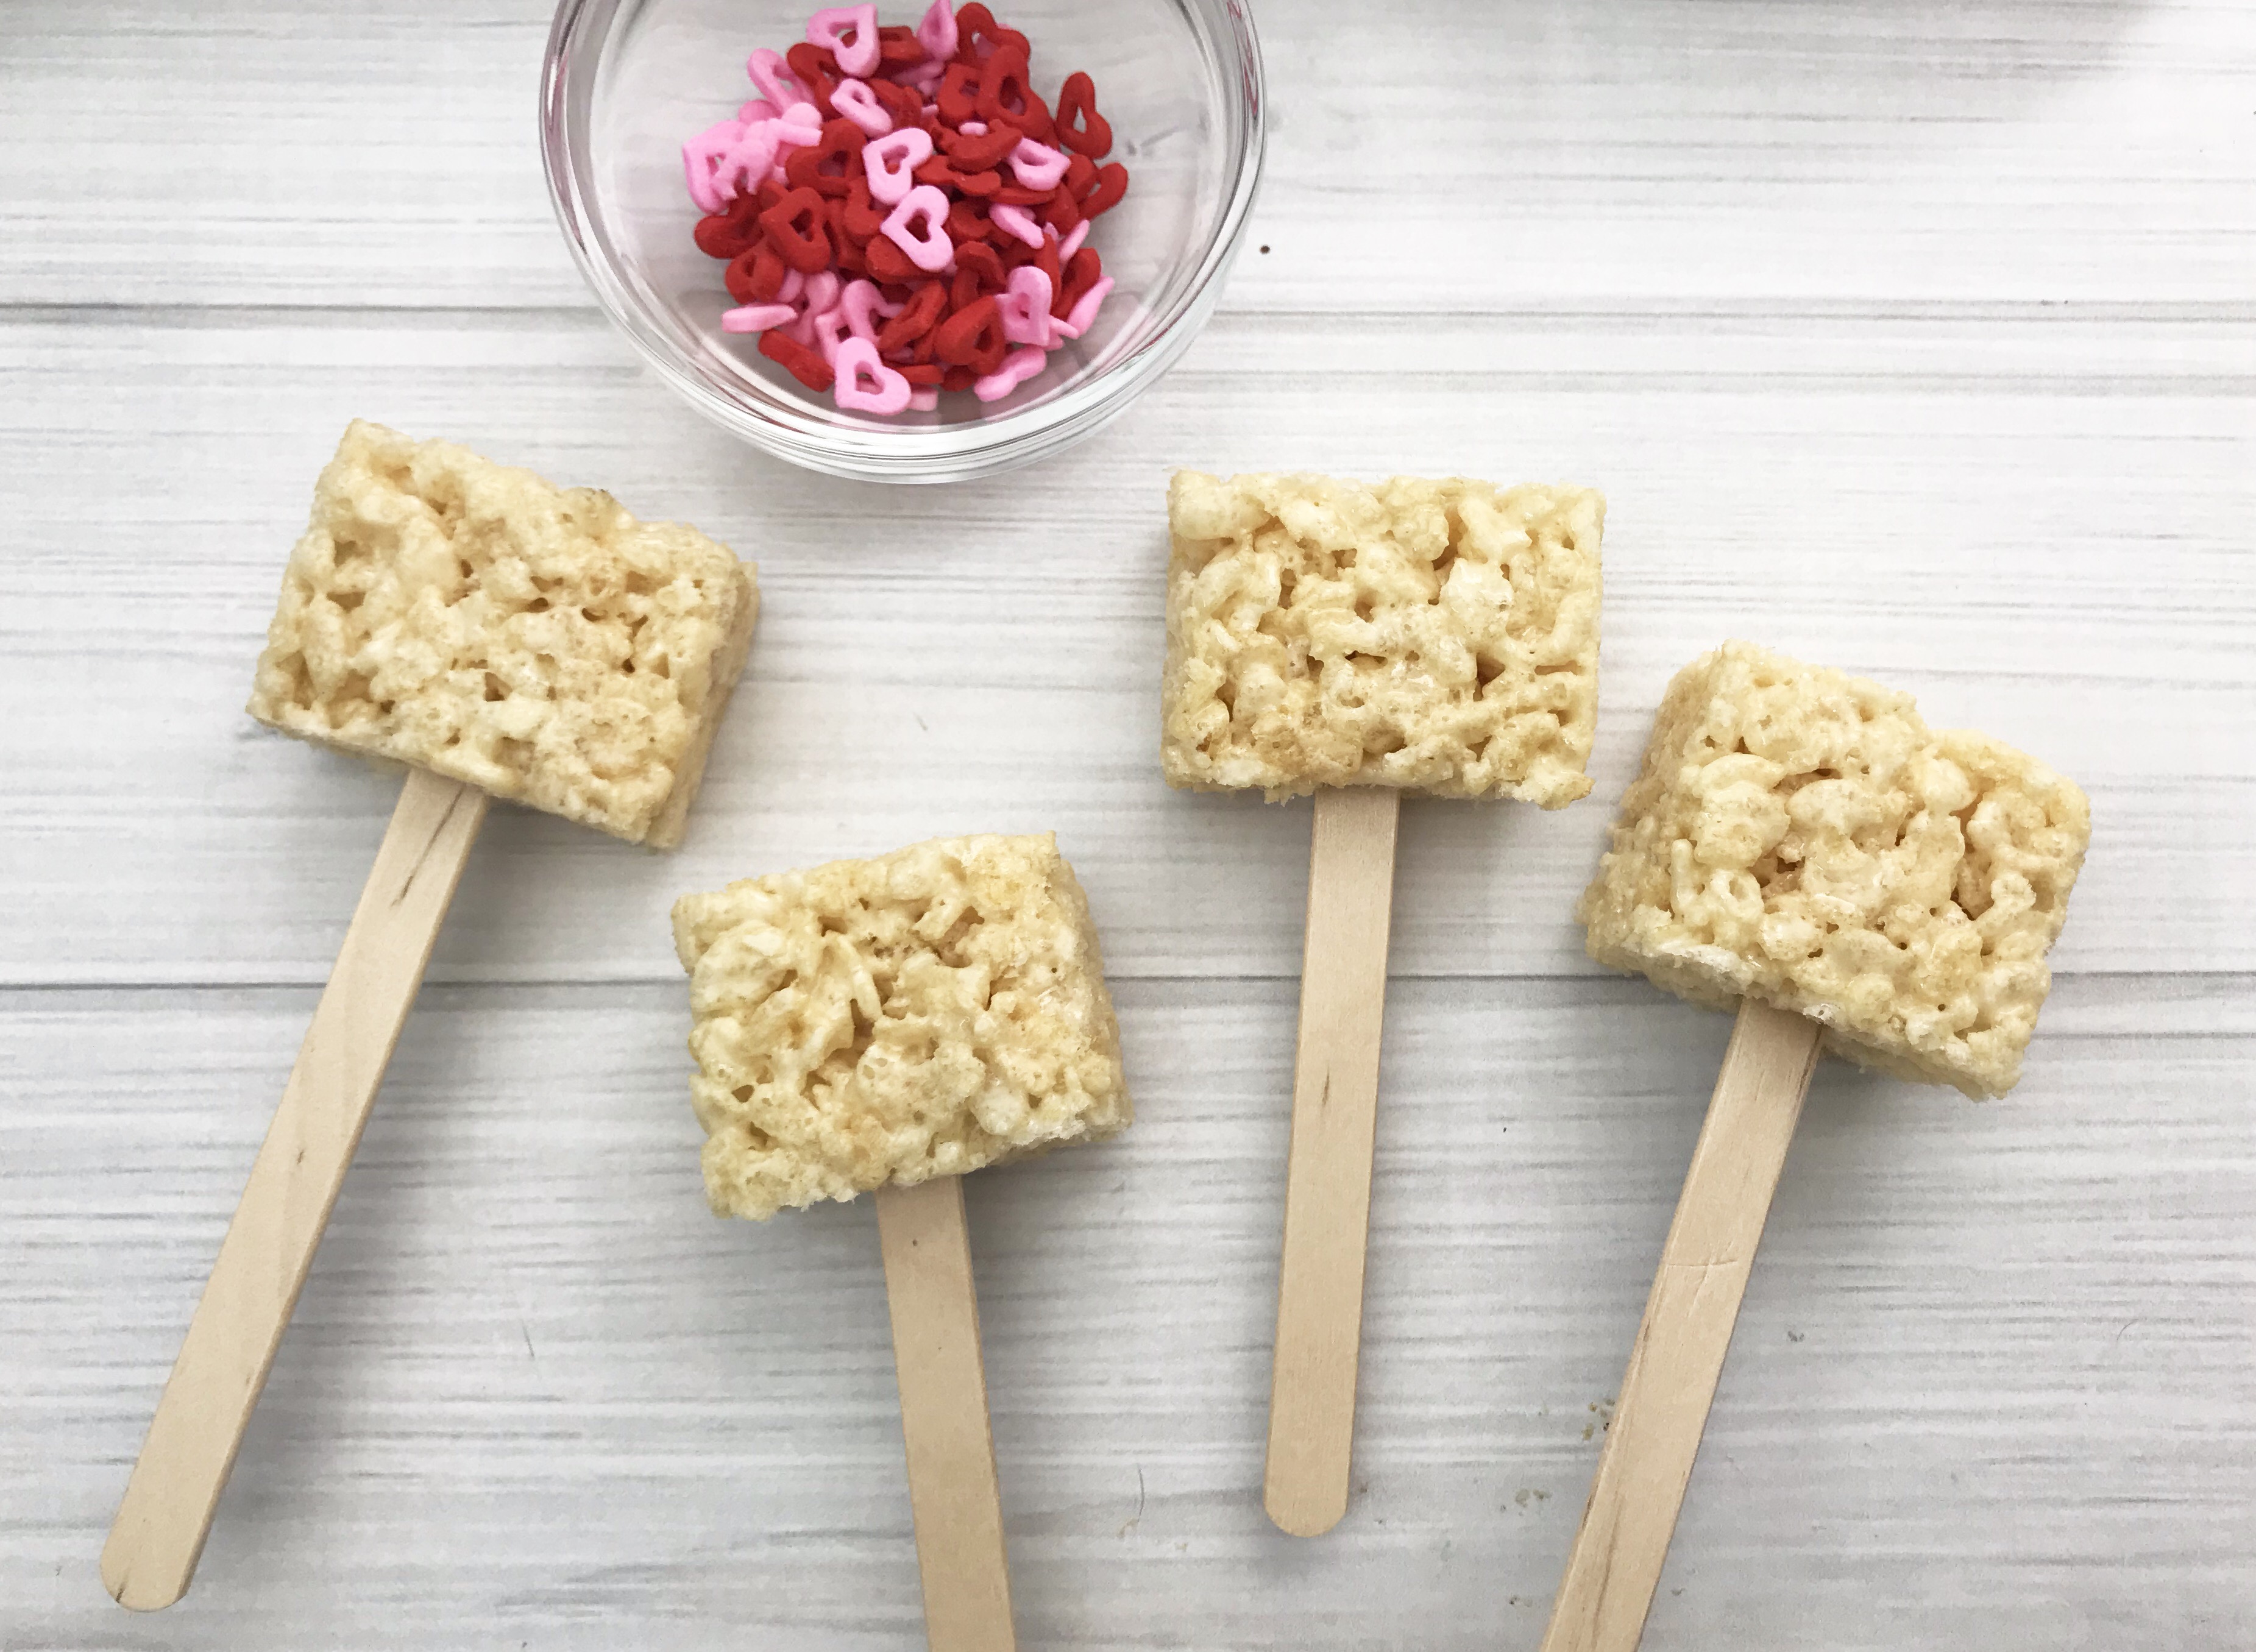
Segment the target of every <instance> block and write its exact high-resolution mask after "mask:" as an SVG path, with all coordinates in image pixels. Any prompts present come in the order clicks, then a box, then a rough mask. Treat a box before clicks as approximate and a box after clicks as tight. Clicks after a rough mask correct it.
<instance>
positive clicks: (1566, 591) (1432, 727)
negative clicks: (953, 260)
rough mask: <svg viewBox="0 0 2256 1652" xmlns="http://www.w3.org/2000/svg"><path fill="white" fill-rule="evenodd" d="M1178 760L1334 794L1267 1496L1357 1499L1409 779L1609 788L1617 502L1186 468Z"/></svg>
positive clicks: (1168, 720)
mask: <svg viewBox="0 0 2256 1652" xmlns="http://www.w3.org/2000/svg"><path fill="white" fill-rule="evenodd" d="M1167 519H1168V528H1169V531H1170V534H1171V536H1172V539H1173V542H1174V549H1173V554H1172V557H1171V560H1170V562H1169V566H1168V570H1167V669H1166V676H1165V680H1164V681H1163V684H1162V687H1161V727H1160V763H1161V766H1162V767H1163V769H1164V770H1165V772H1166V774H1167V780H1168V782H1169V783H1170V784H1171V785H1174V786H1178V787H1188V788H1192V789H1196V790H1201V791H1217V790H1233V789H1239V788H1251V787H1258V788H1260V790H1261V791H1262V792H1263V793H1265V794H1266V795H1267V796H1268V797H1269V798H1270V799H1271V800H1272V801H1276V800H1279V799H1282V798H1288V797H1293V796H1295V795H1297V794H1301V793H1303V792H1314V793H1315V796H1316V802H1315V825H1314V829H1313V837H1312V839H1311V847H1310V854H1309V865H1308V935H1307V943H1306V950H1305V952H1304V955H1303V957H1302V963H1301V1028H1300V1041H1299V1050H1298V1055H1297V1059H1296V1063H1295V1070H1294V1085H1293V1098H1294V1099H1293V1142H1292V1158H1291V1165H1290V1168H1289V1169H1288V1172H1287V1193H1286V1206H1285V1252H1284V1267H1283V1273H1282V1275H1281V1279H1280V1285H1279V1291H1278V1307H1277V1347H1276V1362H1275V1367H1274V1373H1273V1384H1272V1388H1271V1394H1270V1412H1269V1456H1268V1467H1267V1472H1266V1475H1265V1480H1266V1484H1265V1493H1264V1500H1265V1504H1266V1506H1267V1507H1268V1510H1269V1514H1270V1517H1271V1518H1272V1519H1273V1520H1274V1521H1276V1522H1277V1524H1278V1525H1279V1526H1280V1527H1281V1528H1284V1529H1285V1530H1286V1531H1288V1532H1292V1533H1294V1534H1296V1535H1301V1536H1313V1535H1315V1533H1318V1532H1322V1531H1328V1530H1329V1529H1330V1528H1331V1527H1332V1526H1333V1525H1335V1524H1336V1522H1337V1521H1338V1520H1339V1518H1340V1516H1341V1515H1342V1514H1344V1513H1345V1512H1346V1509H1347V1497H1348V1480H1349V1466H1350V1454H1351V1450H1352V1441H1353V1434H1354V1423H1355V1381H1356V1363H1357V1338H1358V1336H1359V1334H1360V1326H1361V1319H1362V1310H1363V1262H1364V1236H1365V1232H1366V1230H1367V1228H1368V1225H1369V1218H1370V1207H1371V1139H1372V1131H1373V1126H1374V1112H1375V1108H1376V1105H1377V1099H1378V1050H1379V1034H1380V1027H1381V1022H1382V1020H1383V1019H1384V1011H1385V992H1386V937H1387V929H1388V927H1389V918H1390V913H1391V907H1392V889H1393V877H1394V829H1395V817H1396V800H1397V798H1398V797H1399V794H1400V793H1401V792H1403V791H1406V790H1407V791H1420V792H1426V793H1429V794H1434V795H1435V796H1440V797H1463V798H1499V797H1512V798H1519V799H1520V800H1522V801H1527V802H1532V803H1537V804H1540V805H1541V806H1542V807H1543V808H1562V807H1564V806H1565V805H1566V804H1568V803H1570V802H1572V801H1575V800H1576V798H1578V797H1581V796H1583V794H1585V793H1587V792H1588V791H1589V790H1590V777H1589V775H1588V774H1586V773H1584V772H1583V766H1584V764H1585V763H1586V762H1587V761H1588V760H1589V758H1590V738H1591V734H1592V731H1593V730H1594V728H1595V726H1596V724H1597V662H1598V547H1599V540H1600V538H1601V535H1602V533H1603V530H1604V522H1605V501H1604V499H1603V498H1600V497H1599V495H1598V494H1597V493H1596V492H1595V491H1591V490H1590V489H1587V488H1576V487H1515V488H1497V487H1493V486H1491V485H1490V484H1487V483H1485V482H1474V481H1468V480H1464V479H1463V478H1456V479H1450V480H1446V481H1428V480H1421V479H1418V478H1414V477H1397V478H1395V479H1394V480H1392V481H1390V482H1385V483H1380V484H1376V485H1367V484H1363V483H1359V482H1349V481H1338V480H1334V479H1332V478H1329V477H1312V476H1241V477H1231V478H1230V479H1229V480H1227V481H1225V480H1223V479H1221V478H1219V477H1210V476H1203V475H1201V474H1199V473H1197V472H1195V471H1182V472H1179V473H1178V474H1177V475H1176V477H1175V478H1174V484H1173V485H1172V487H1171V488H1170V489H1169V491H1168V495H1167Z"/></svg>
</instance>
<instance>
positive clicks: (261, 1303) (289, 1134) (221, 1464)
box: [102, 769, 487, 1612]
mask: <svg viewBox="0 0 2256 1652" xmlns="http://www.w3.org/2000/svg"><path fill="white" fill-rule="evenodd" d="M486 801H487V799H486V794H484V793H483V792H482V791H480V790H478V789H477V788H476V787H473V786H468V785H464V784H463V783H462V782H461V781H459V780H443V779H441V777H439V776H438V775H435V774H431V773H426V772H425V771H423V770H421V769H411V770H409V771H408V773H407V777H406V779H405V781H404V782H403V783H402V784H401V786H400V788H399V803H398V807H397V808H395V809H393V811H392V815H391V826H390V827H389V828H388V829H387V830H385V832H384V842H383V844H381V845H379V846H378V848H377V851H376V864H375V865H373V866H372V867H370V870H369V874H368V885H367V886H366V887H365V888H364V889H363V890H362V891H361V897H360V904H359V906H358V907H356V908H355V910H354V912H353V917H352V925H351V927H350V928H348V929H347V930H346V931H345V940H344V946H343V948H342V950H340V951H339V952H338V954H337V961H336V966H335V969H334V970H333V971H331V972H330V975H329V980H328V985H327V986H325V987H323V988H322V990H321V1001H320V1002H319V1003H318V1004H317V1005H315V1006H314V1020H313V1025H312V1026H311V1027H307V1030H306V1041H305V1043H304V1045H303V1046H302V1047H301V1048H300V1049H299V1051H298V1060H297V1064H296V1065H295V1066H293V1067H292V1068H291V1070H290V1080H289V1082H288V1083H287V1084H285V1085H284V1086H283V1087H282V1103H281V1105H280V1106H279V1107H278V1108H277V1109H276V1110H275V1113H274V1122H273V1124H272V1125H271V1126H270V1127H269V1128H268V1130H267V1133H266V1140H265V1141H264V1143H263V1144H261V1146H260V1147H259V1149H258V1156H257V1158H256V1159H255V1160H253V1161H251V1166H250V1181H249V1183H247V1184H246V1185H245V1186H244V1188H243V1197H242V1200H241V1201H240V1202H239V1203H238V1204H236V1210H235V1216H234V1218H233V1219H232V1220H230V1221H229V1224H228V1229H227V1238H226V1239H224V1240H222V1242H221V1245H220V1247H219V1257H218V1260H215V1262H214V1263H213V1264H212V1271H211V1277H210V1279H209V1280H208V1281H206V1282H205V1285H204V1290H203V1295H202V1298H201V1300H200V1301H199V1302H198V1303H197V1304H196V1311H195V1316H194V1318H192V1319H191V1320H190V1321H189V1322H188V1332H187V1337H186V1338H185V1339H183V1341H182V1342H181V1344H180V1357H179V1358H178V1359H175V1360H174V1361H173V1373H172V1375H171V1376H170V1377H168V1378H167V1379H166V1382H165V1392H164V1394H163V1397H162V1398H160V1399H159V1401H158V1402H157V1414H156V1416H155V1418H154V1419H153V1420H152V1422H151V1423H150V1424H149V1433H148V1437H147V1438H145V1440H144V1441H143V1442H142V1445H141V1455H140V1457H139V1458H138V1459H137V1461H136V1463H135V1464H134V1468H133V1473H132V1475H131V1477H130V1479H128V1480H127V1482H126V1486H125V1497H124V1500H123V1501H122V1502H121V1503H120V1504H119V1505H118V1509H117V1515H116V1519H115V1520H114V1521H111V1522H110V1528H109V1541H108V1542H107V1543H104V1544H103V1546H102V1585H103V1587H105V1588H107V1589H108V1590H109V1592H110V1593H111V1594H112V1595H114V1596H116V1599H117V1602H118V1604H119V1605H120V1606H130V1607H132V1608H133V1609H134V1610H136V1611H138V1612H153V1611H156V1610H158V1609H159V1607H163V1606H171V1605H172V1604H173V1602H174V1601H176V1600H178V1599H180V1597H181V1595H183V1594H184V1593H186V1592H187V1587H188V1581H189V1579H190V1578H193V1577H194V1575H195V1570H196V1558H197V1557H198V1556H200V1555H201V1554H202V1553H203V1549H204V1540H205V1538H206V1537H207V1536H208V1535H209V1533H210V1530H211V1522H212V1514H213V1510H214V1509H215V1507H217V1505H218V1502H219V1496H220V1493H221V1492H222V1490H224V1489H225V1488H226V1486H227V1477H228V1472H229V1470H230V1469H232V1468H233V1467H234V1466H235V1457H236V1451H237V1450H238V1449H239V1448H240V1447H241V1446H242V1444H243V1430H244V1429H245V1428H247V1427H248V1426H249V1425H250V1414H251V1411H252V1410H253V1408H255V1407H257V1404H258V1395H259V1393H260V1391H261V1390H262V1389H264V1387H265V1386H266V1373H267V1371H268V1369H269V1368H270V1367H271V1366H272V1365H273V1363H274V1351H275V1349H276V1348H278V1347H279V1346H280V1345H281V1342H282V1333H283V1332H284V1331H286V1330H287V1329H288V1328H289V1324H290V1314H291V1310H293V1309H294V1308H295V1307H296V1306H297V1303H298V1293H299V1292H300V1290H302V1289H303V1288H305V1283H306V1276H307V1274H309V1273H310V1272H311V1271H312V1270H313V1266H314V1252H315V1251H316V1250H317V1249H319V1248H320V1246H321V1232H322V1230H323V1229H324V1228H326V1227H327V1226H328V1220H329V1211H330V1208H331V1207H332V1206H334V1205H335V1204H336V1201H337V1193H338V1191H339V1190H341V1189H342V1187H343V1186H344V1183H345V1172H346V1171H347V1170H348V1169H349V1168H351V1167H352V1157H353V1152H354V1149H356V1147H359V1145H360V1138H361V1132H362V1131H363V1129H364V1128H366V1126H367V1124H368V1115H369V1110H370V1108H371V1107H373V1106H374V1105H376V1092H377V1089H378V1088H379V1087H380V1086H381V1085H382V1084H383V1083H384V1068H385V1067H386V1066H388V1065H389V1064H390V1063H391V1051H392V1047H393V1046H394V1045H395V1044H396V1043H397V1042H398V1039H399V1029H400V1028H401V1027H403V1026H405V1024H406V1021H407V1013H408V1011H409V1010H410V1009H411V1008H412V1007H413V1006H414V1003H415V993H416V990H417V988H419V986H420V985H422V983H423V966H424V964H425V963H426V962H427V960H428V959H429V958H430V957H431V946H432V943H433V942H434V941H436V940H437V939H438V936H439V926H440V925H441V923H444V922H445V921H446V918H447V907H448V902H450V901H451V900H454V898H455V885H456V883H457V882H459V881H460V880H461V879H462V868H463V866H464V865H467V864H468V863H469V858H470V845H471V844H475V843H476V841H477V837H478V826H479V823H480V822H483V820H484V819H485V815H486Z"/></svg>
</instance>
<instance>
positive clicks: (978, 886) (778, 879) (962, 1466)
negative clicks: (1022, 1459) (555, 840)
mask: <svg viewBox="0 0 2256 1652" xmlns="http://www.w3.org/2000/svg"><path fill="white" fill-rule="evenodd" d="M673 936H674V945H675V949H676V950H677V951H678V952H679V953H680V957H681V964H682V967H683V968H684V969H686V970H687V971H689V978H690V985H689V1004H690V1014H691V1017H692V1027H691V1030H690V1035H689V1048H690V1053H691V1054H692V1055H694V1056H695V1057H696V1058H697V1076H696V1077H694V1079H692V1080H691V1081H690V1097H691V1100H692V1103H693V1105H694V1106H695V1108H696V1112H697V1119H698V1122H699V1123H700V1124H701V1125H702V1126H704V1129H705V1132H706V1141H705V1149H704V1155H703V1158H704V1170H705V1191H706V1196H707V1197H708V1198H709V1200H710V1201H711V1203H712V1206H713V1210H714V1211H715V1213H716V1214H717V1215H723V1216H743V1217H749V1218H751V1219H753V1220H755V1221H765V1219H767V1218H769V1217H771V1216H772V1215H774V1214H775V1213H776V1212H777V1211H779V1210H785V1209H793V1208H798V1207H801V1206H805V1205H808V1204H814V1203H816V1202H817V1201H819V1200H823V1199H851V1198H853V1197H856V1196H857V1195H859V1194H862V1193H866V1192H875V1193H876V1194H877V1206H878V1234H879V1243H880V1246H881V1248H882V1249H883V1252H884V1255H885V1288H886V1295H887V1299H888V1301H889V1303H891V1306H892V1320H893V1353H894V1360H895V1366H896V1369H897V1370H898V1372H899V1378H900V1390H901V1427H902V1433H903V1437H904V1438H905V1440H906V1444H907V1451H908V1468H909V1495H910V1500H911V1504H912V1507H913V1510H914V1513H915V1517H916V1534H917V1557H918V1563H919V1566H920V1571H921V1573H922V1576H923V1579H924V1594H925V1622H926V1632H927V1638H928V1639H929V1640H930V1641H931V1644H932V1645H933V1646H934V1647H935V1648H1005V1652H1007V1648H1009V1647H1010V1646H1011V1645H1012V1634H1013V1631H1012V1622H1011V1604H1010V1578H1009V1571H1008V1566H1007V1562H1006V1557H1005V1548H1004V1542H1003V1521H1002V1505H1001V1502H1000V1499H999V1496H998V1488H997V1486H996V1480H995V1455H994V1446H993V1443H992V1437H991V1430H990V1428H989V1425H988V1420H987V1400H986V1379H985V1376H984V1374H983V1369H982V1366H981V1363H980V1352H979V1305H978V1298H977V1295H976V1291H975V1289H974V1287H973V1281H972V1277H971V1253H970V1246H969V1239H967V1238H966V1235H965V1232H964V1225H963V1194H962V1176H963V1175H964V1174H965V1173H966V1172H967V1171H971V1170H976V1169H978V1168H981V1167H983V1166H985V1165H990V1164H1001V1163H1005V1162H1007V1161H1011V1160H1013V1159H1019V1158H1025V1157H1027V1156H1029V1155H1031V1154H1039V1153H1046V1152H1047V1151H1049V1150H1050V1149H1051V1148H1053V1147H1063V1146H1066V1145H1068V1144H1070V1143H1073V1142H1076V1141H1099V1140H1103V1139H1105V1138H1106V1137H1109V1136H1112V1135H1116V1134H1117V1133H1119V1132H1121V1131H1122V1130H1124V1129H1126V1128H1127V1126H1128V1124H1129V1121H1130V1119H1131V1117H1132V1110H1131V1108H1130V1105H1129V1101H1128V1087H1127V1082H1126V1079H1125V1077H1124V1075H1123V1074H1122V1071H1121V1067H1120V1034H1119V1028H1118V1027H1117V1024H1116V1022H1115V1021H1114V1020H1113V1014H1112V1000H1111V998H1110V995H1109V994H1108V993H1107V992H1106V991H1105V987H1104V964H1103V956H1102V954H1101V953H1100V951H1099V950H1098V947H1097V940H1096V926H1095V925H1094V923H1093V922H1092V921H1090V918H1089V902H1088V900H1087V899H1086V898H1085V897H1084V896H1083V895H1082V890H1081V885H1080V884H1079V882H1078V881H1076V880H1075V877H1074V874H1073V868H1072V867H1071V866H1069V865H1067V864H1066V861H1065V858H1064V857H1063V856H1061V854H1059V853H1058V848H1057V840H1056V839H1055V838H1054V837H1051V836H1050V835H1049V834H1047V833H1044V834H1042V835H1041V836H1039V837H991V836H990V837H943V838H935V839H934V840H933V841H931V842H929V843H923V844H914V845H913V846H911V847H909V848H907V849H902V850H897V851H894V852H893V853H892V854H890V855H880V856H878V857H877V858H874V859H871V860H840V861H833V862H831V863H830V864H829V865H823V866H817V867H814V868H813V869H812V870H810V871H806V872H782V873H779V874H776V875H774V876H772V877H766V878H755V879H745V880H744V881H743V882H740V883H733V884H730V886H728V887H727V888H725V889H722V890H718V891H716V892H715V893H711V894H695V895H685V896H683V897H682V898H681V899H680V900H679V901H677V902H676V903H675V904H674V908H673Z"/></svg>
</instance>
